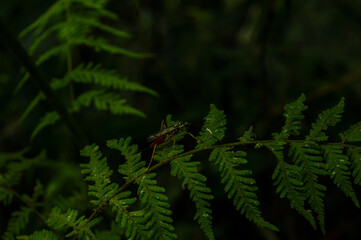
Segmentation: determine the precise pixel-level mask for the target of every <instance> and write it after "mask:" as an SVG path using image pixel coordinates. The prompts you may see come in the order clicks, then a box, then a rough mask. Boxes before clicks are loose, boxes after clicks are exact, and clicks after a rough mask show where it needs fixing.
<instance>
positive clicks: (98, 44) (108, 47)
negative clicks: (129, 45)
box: [71, 37, 153, 58]
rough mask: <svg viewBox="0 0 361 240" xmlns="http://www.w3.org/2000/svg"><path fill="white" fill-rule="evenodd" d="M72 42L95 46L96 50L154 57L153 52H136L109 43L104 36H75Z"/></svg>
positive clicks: (136, 56)
mask: <svg viewBox="0 0 361 240" xmlns="http://www.w3.org/2000/svg"><path fill="white" fill-rule="evenodd" d="M71 43H72V44H73V45H85V46H88V47H90V48H93V49H94V50H95V51H96V52H99V51H101V50H102V51H105V52H108V53H113V54H120V55H124V56H127V57H131V58H147V57H152V56H153V55H152V54H149V53H136V52H133V51H130V50H127V49H124V48H121V47H118V46H116V45H113V44H111V43H109V42H108V41H107V40H106V39H104V38H100V37H98V38H93V37H88V38H73V39H71Z"/></svg>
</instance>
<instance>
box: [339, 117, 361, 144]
mask: <svg viewBox="0 0 361 240" xmlns="http://www.w3.org/2000/svg"><path fill="white" fill-rule="evenodd" d="M340 138H341V142H342V143H345V142H361V122H358V123H356V124H354V125H351V127H350V128H349V129H348V130H346V131H344V132H343V133H340Z"/></svg>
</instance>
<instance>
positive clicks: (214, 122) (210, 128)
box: [196, 104, 227, 148]
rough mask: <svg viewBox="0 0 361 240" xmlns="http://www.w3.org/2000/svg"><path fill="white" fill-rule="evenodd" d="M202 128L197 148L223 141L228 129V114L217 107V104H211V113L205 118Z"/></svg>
mask: <svg viewBox="0 0 361 240" xmlns="http://www.w3.org/2000/svg"><path fill="white" fill-rule="evenodd" d="M204 120H205V122H204V124H203V127H202V130H201V132H200V133H199V136H198V137H197V139H198V144H197V146H196V148H202V147H209V146H212V145H214V144H215V143H216V142H218V141H221V140H222V139H223V137H224V135H225V131H226V124H227V120H226V115H225V114H224V112H223V111H220V110H218V109H217V108H216V106H215V105H213V104H211V105H210V111H209V114H208V115H207V116H206V117H205V118H204Z"/></svg>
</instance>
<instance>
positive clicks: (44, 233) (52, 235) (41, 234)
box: [16, 229, 59, 240]
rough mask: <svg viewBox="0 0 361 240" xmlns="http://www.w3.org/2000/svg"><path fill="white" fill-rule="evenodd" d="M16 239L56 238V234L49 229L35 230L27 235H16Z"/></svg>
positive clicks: (46, 239)
mask: <svg viewBox="0 0 361 240" xmlns="http://www.w3.org/2000/svg"><path fill="white" fill-rule="evenodd" d="M16 239H19V240H20V239H23V240H58V239H59V238H58V236H57V235H55V233H53V232H51V231H49V230H45V229H44V230H41V231H35V232H34V233H33V234H31V235H29V236H17V238H16Z"/></svg>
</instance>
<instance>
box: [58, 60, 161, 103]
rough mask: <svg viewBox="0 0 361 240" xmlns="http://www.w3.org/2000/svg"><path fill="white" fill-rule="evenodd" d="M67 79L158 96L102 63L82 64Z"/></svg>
mask: <svg viewBox="0 0 361 240" xmlns="http://www.w3.org/2000/svg"><path fill="white" fill-rule="evenodd" d="M64 79H65V80H66V81H70V80H68V79H71V80H73V81H75V82H82V83H95V84H99V85H102V86H104V87H111V88H113V89H115V90H127V91H140V92H146V93H149V94H152V95H154V96H157V93H156V92H155V91H153V90H151V89H149V88H147V87H144V86H142V85H140V84H139V83H136V82H130V81H128V80H127V79H126V78H121V77H119V75H118V74H117V73H116V72H115V71H109V70H105V69H102V68H101V66H100V65H95V66H94V64H93V63H89V64H87V65H86V66H84V65H83V64H80V65H79V66H78V67H77V68H75V69H74V70H73V71H71V72H70V73H68V74H67V75H66V76H65V78H64Z"/></svg>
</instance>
